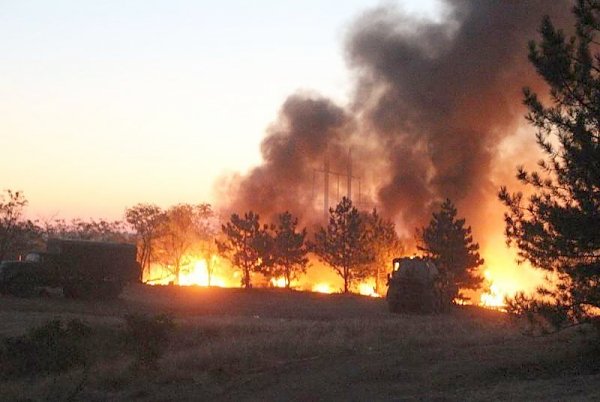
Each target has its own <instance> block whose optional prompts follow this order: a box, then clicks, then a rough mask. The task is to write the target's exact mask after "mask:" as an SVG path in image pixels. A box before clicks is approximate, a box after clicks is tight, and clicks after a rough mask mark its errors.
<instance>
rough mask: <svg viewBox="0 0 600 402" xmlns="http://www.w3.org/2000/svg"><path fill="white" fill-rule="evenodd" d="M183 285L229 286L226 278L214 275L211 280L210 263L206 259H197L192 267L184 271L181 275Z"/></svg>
mask: <svg viewBox="0 0 600 402" xmlns="http://www.w3.org/2000/svg"><path fill="white" fill-rule="evenodd" d="M209 282H210V283H209ZM179 284H180V285H181V286H194V285H195V286H219V287H227V285H226V283H225V279H224V278H221V277H219V276H215V275H212V276H211V277H210V281H209V275H208V263H207V262H206V260H199V261H196V262H195V263H194V264H193V265H192V268H191V269H188V270H187V271H185V272H182V273H181V275H180V276H179Z"/></svg>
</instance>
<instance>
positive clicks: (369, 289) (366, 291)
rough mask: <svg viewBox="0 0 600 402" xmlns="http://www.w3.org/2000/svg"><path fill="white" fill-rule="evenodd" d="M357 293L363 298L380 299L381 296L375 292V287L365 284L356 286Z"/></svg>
mask: <svg viewBox="0 0 600 402" xmlns="http://www.w3.org/2000/svg"><path fill="white" fill-rule="evenodd" d="M358 293H360V294H361V295H363V296H371V297H381V295H379V294H377V293H376V292H375V286H374V285H373V284H371V283H367V282H363V283H359V284H358Z"/></svg>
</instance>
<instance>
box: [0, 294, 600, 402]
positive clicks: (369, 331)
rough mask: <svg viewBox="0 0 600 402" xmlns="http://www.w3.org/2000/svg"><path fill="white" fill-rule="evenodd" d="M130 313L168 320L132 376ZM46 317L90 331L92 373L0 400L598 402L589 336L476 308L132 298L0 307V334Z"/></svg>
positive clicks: (23, 385) (1, 390) (288, 297)
mask: <svg viewBox="0 0 600 402" xmlns="http://www.w3.org/2000/svg"><path fill="white" fill-rule="evenodd" d="M131 312H146V313H163V312H168V313H171V314H173V315H174V317H175V318H176V324H177V326H176V329H175V330H174V333H173V335H172V339H171V342H170V344H169V346H168V349H167V351H166V353H165V355H164V356H163V358H162V359H161V360H160V362H159V366H158V368H156V369H150V370H140V369H136V368H135V365H134V364H133V363H134V362H133V357H132V356H131V355H130V354H128V353H127V351H126V350H125V349H124V348H125V346H124V345H123V344H122V343H121V342H120V338H119V336H118V333H119V331H121V330H122V326H123V323H122V317H123V315H124V314H127V313H131ZM54 317H65V318H73V317H75V318H80V319H84V320H85V321H86V322H88V323H90V325H92V327H93V328H94V329H95V331H94V333H95V335H94V339H93V342H92V344H93V346H92V349H93V350H92V352H91V353H92V355H93V362H94V363H93V364H91V365H90V366H89V367H88V368H86V369H83V368H78V369H75V370H72V371H71V372H68V373H66V374H63V375H56V376H47V377H43V376H42V377H32V378H25V379H16V380H15V379H13V380H5V381H3V382H2V383H1V384H0V400H18V399H21V400H53V399H54V400H56V399H67V398H68V397H73V399H76V400H107V399H110V400H132V399H139V400H199V399H220V400H240V399H254V400H261V399H262V400H265V399H267V400H274V399H275V400H323V399H327V400H330V399H339V400H385V399H423V398H425V399H437V398H442V399H456V400H464V399H475V400H481V399H490V398H492V399H524V398H525V399H546V400H547V399H577V398H582V399H587V398H597V397H600V393H599V391H598V390H597V387H596V385H595V382H597V381H598V380H599V379H600V375H599V374H598V373H599V372H600V370H599V367H598V365H597V363H596V360H595V359H594V358H593V357H592V356H591V355H590V353H586V352H585V351H586V350H589V349H586V348H588V345H587V342H588V337H587V336H586V334H580V333H575V332H574V331H572V332H571V333H562V334H559V335H554V336H550V337H544V338H528V337H524V336H522V335H521V331H520V329H519V328H518V327H516V326H515V325H514V323H512V322H510V321H509V320H508V319H507V317H506V316H505V315H503V314H500V313H496V312H491V311H485V310H480V309H473V308H471V309H460V310H456V311H454V312H453V313H452V314H450V315H440V316H410V315H392V314H388V313H387V311H386V306H385V302H384V301H383V300H375V299H369V298H363V297H358V296H355V297H344V296H339V295H334V296H326V295H313V294H305V293H298V292H293V293H288V292H280V291H252V292H243V291H239V290H229V289H223V290H206V289H173V288H157V289H146V288H135V289H132V290H130V291H129V292H128V293H127V294H126V295H125V296H124V297H123V299H122V300H120V301H117V302H114V303H109V304H99V303H83V302H76V303H74V302H69V301H65V300H63V299H58V298H57V299H50V300H42V299H31V300H22V299H13V298H2V299H0V319H3V322H7V323H9V325H7V326H5V327H3V328H2V332H3V333H2V335H10V334H17V333H19V332H24V331H25V330H26V329H27V328H28V327H30V326H33V325H38V323H40V322H43V320H44V319H49V318H54ZM82 384H83V385H82ZM81 385H82V386H81Z"/></svg>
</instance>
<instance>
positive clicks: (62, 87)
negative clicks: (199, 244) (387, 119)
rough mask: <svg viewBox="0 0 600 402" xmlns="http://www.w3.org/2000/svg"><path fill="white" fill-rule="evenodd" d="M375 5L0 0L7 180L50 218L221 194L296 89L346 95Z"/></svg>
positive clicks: (412, 5)
mask: <svg viewBox="0 0 600 402" xmlns="http://www.w3.org/2000/svg"><path fill="white" fill-rule="evenodd" d="M397 3H398V4H399V5H400V7H401V8H404V9H405V10H406V11H407V12H409V13H412V14H414V15H415V16H416V17H419V18H436V17H438V16H439V13H440V3H439V2H438V1H434V0H404V1H398V2H397ZM379 4H381V3H380V2H379V1H372V0H335V1H334V0H331V1H327V2H323V1H319V0H303V1H285V2H282V1H272V0H263V1H243V0H224V1H220V2H218V3H217V2H208V1H191V0H190V1H182V0H180V1H172V0H170V1H167V0H155V1H148V0H146V1H143V0H138V1H127V2H123V1H81V0H71V1H64V0H62V1H61V0H55V1H52V2H50V1H45V0H40V1H29V0H18V1H17V0H15V1H7V0H1V1H0V88H1V91H0V149H1V150H2V155H1V156H0V187H1V188H0V189H13V190H21V191H24V193H25V196H26V198H27V199H28V200H29V207H28V214H29V215H30V216H31V217H33V218H42V219H49V218H54V217H60V218H66V219H70V218H76V217H79V218H83V219H86V218H90V217H92V218H107V219H118V218H121V217H122V214H123V211H124V209H125V208H126V207H130V206H132V205H134V204H136V203H138V202H151V203H156V204H158V205H160V206H163V207H168V206H169V205H173V204H176V203H179V202H189V203H199V202H212V203H216V202H218V200H215V199H214V194H213V189H214V185H215V182H218V181H219V179H220V178H221V177H223V176H224V175H226V174H231V173H234V172H241V173H243V172H245V171H246V170H248V169H249V168H251V167H252V166H255V165H256V164H258V163H260V148H259V146H260V142H261V140H262V138H263V136H264V133H265V129H266V128H267V127H268V126H269V124H270V123H271V122H273V121H274V120H275V118H276V116H277V113H278V110H279V108H280V106H281V104H282V102H283V101H284V100H285V98H286V97H287V96H288V95H290V94H292V93H294V92H296V91H314V92H317V93H320V94H323V95H325V96H327V97H330V98H332V99H334V100H335V101H336V102H338V103H340V104H342V105H343V104H344V103H345V102H346V100H347V98H348V97H349V96H348V95H349V94H350V92H351V91H352V87H351V77H350V76H349V74H350V73H349V71H348V69H347V68H346V66H345V60H344V46H343V44H344V37H345V32H346V29H347V28H348V26H349V24H350V23H351V22H352V21H353V19H354V18H356V17H358V16H359V15H360V14H361V12H363V11H364V10H366V9H368V8H371V7H374V6H377V5H379Z"/></svg>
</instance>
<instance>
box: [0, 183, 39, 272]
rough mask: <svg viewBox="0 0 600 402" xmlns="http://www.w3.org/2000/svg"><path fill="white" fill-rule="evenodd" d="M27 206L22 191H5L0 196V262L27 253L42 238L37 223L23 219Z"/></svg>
mask: <svg viewBox="0 0 600 402" xmlns="http://www.w3.org/2000/svg"><path fill="white" fill-rule="evenodd" d="M26 206H27V199H26V198H25V196H24V195H23V193H22V192H20V191H12V190H5V192H4V194H3V195H2V196H0V261H1V260H4V259H6V258H7V257H11V258H16V257H19V256H21V255H22V254H24V253H27V252H28V251H30V248H31V246H32V244H33V243H34V242H35V241H36V240H37V239H38V238H39V236H40V230H39V228H38V227H37V225H36V224H35V222H32V221H30V220H27V219H23V211H24V209H25V207H26Z"/></svg>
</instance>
